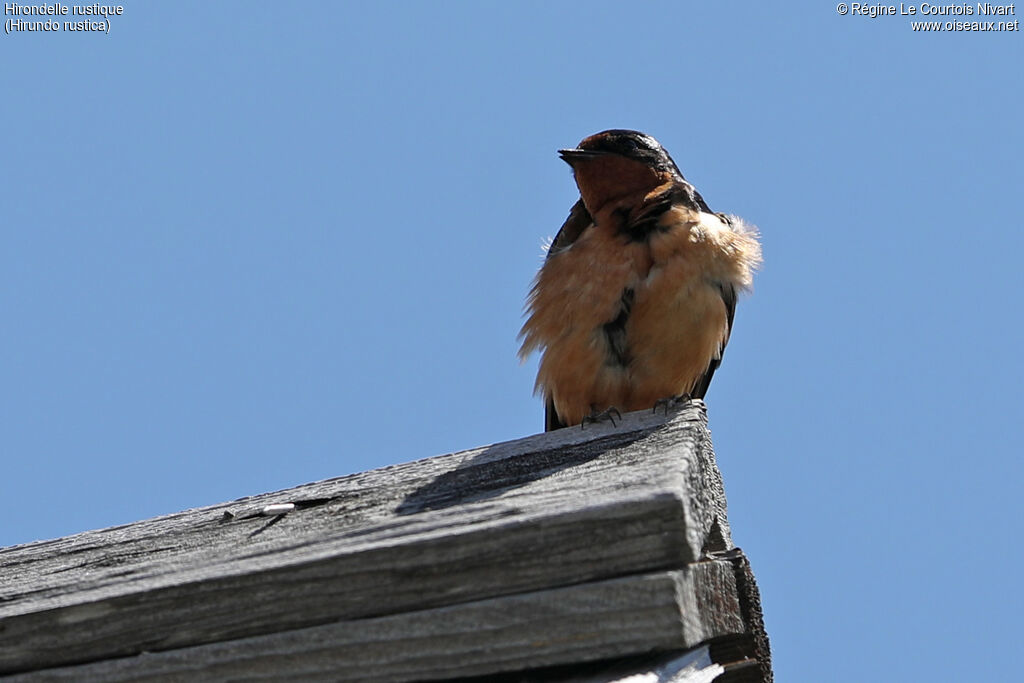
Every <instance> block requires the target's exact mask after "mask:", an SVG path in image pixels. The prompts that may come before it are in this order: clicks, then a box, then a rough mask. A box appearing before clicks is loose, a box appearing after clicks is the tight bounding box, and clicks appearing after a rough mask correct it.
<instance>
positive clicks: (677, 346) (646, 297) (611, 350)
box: [519, 130, 761, 431]
mask: <svg viewBox="0 0 1024 683" xmlns="http://www.w3.org/2000/svg"><path fill="white" fill-rule="evenodd" d="M559 155H561V157H562V159H563V160H565V162H566V163H568V164H569V166H570V167H571V168H572V171H573V176H574V177H575V180H576V185H577V187H578V188H579V191H580V199H579V201H577V202H576V203H575V205H573V207H572V209H571V210H570V212H569V217H568V218H567V219H566V221H565V223H564V224H563V225H562V228H561V230H559V231H558V234H557V235H556V236H555V239H554V240H553V241H552V243H551V246H550V247H549V248H548V253H547V257H546V258H545V261H544V265H543V266H542V267H541V269H540V271H539V272H538V273H537V277H536V279H535V280H534V283H533V288H532V289H531V291H530V295H529V297H528V299H527V306H526V310H527V316H528V317H527V320H526V323H525V324H524V325H523V329H522V331H521V332H520V338H521V339H522V348H521V349H520V351H519V355H520V358H522V359H525V358H526V357H527V356H528V355H529V354H530V353H532V352H533V351H538V350H539V351H540V352H541V360H540V367H539V370H538V372H537V383H536V390H537V392H538V393H540V394H542V395H543V397H544V403H545V431H551V430H553V429H558V428H560V427H566V426H569V425H577V424H584V423H585V422H587V421H593V420H595V419H599V418H602V417H610V416H611V415H613V414H615V413H618V412H619V411H622V412H625V411H630V410H640V409H645V408H646V409H652V408H657V407H658V406H659V405H661V404H666V403H669V404H672V403H676V402H679V401H683V400H688V399H689V398H704V395H705V393H706V392H707V390H708V385H709V384H710V383H711V378H712V376H713V375H714V374H715V370H717V369H718V366H719V364H720V363H721V361H722V352H723V351H724V350H725V345H726V344H727V343H728V341H729V334H730V332H731V331H732V323H733V316H734V314H735V312H736V298H737V295H738V293H739V292H740V291H743V290H745V289H748V288H749V287H750V285H751V282H752V275H753V271H754V270H755V269H756V268H757V267H758V266H759V265H760V263H761V246H760V244H759V243H758V238H757V232H756V230H755V229H754V228H753V227H752V226H749V225H747V224H746V223H744V222H743V221H742V220H741V219H739V218H738V217H736V216H730V215H726V214H722V213H715V212H713V211H711V209H710V208H708V205H707V203H706V202H705V201H704V199H703V197H701V196H700V194H699V193H698V192H697V190H696V189H694V187H693V185H691V184H690V183H689V182H687V181H686V179H685V178H684V177H683V174H682V173H681V172H680V171H679V167H677V166H676V164H675V162H674V161H673V160H672V157H670V156H669V154H668V152H666V151H665V149H664V148H663V147H662V146H661V145H660V144H659V143H658V141H657V140H655V139H654V138H652V137H651V136H649V135H645V134H643V133H639V132H636V131H632V130H607V131H604V132H602V133H597V134H596V135H591V136H590V137H588V138H585V139H584V140H583V141H582V142H580V144H579V145H578V146H577V147H575V148H573V149H563V150H559Z"/></svg>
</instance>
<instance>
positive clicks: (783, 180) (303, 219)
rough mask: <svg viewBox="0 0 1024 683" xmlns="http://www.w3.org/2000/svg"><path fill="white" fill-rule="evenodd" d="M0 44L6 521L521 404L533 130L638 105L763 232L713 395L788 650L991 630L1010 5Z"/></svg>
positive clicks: (979, 647)
mask: <svg viewBox="0 0 1024 683" xmlns="http://www.w3.org/2000/svg"><path fill="white" fill-rule="evenodd" d="M6 18H7V17H5V19H6ZM1011 18H1012V17H1011ZM0 56H2V59H3V63H4V65H5V67H6V68H5V69H4V81H5V88H4V95H3V107H2V108H0V123H2V130H3V131H4V136H3V137H4V150H3V163H0V197H2V198H3V205H4V213H3V216H4V217H3V219H2V225H0V318H2V320H3V321H4V324H3V330H2V332H0V384H2V386H3V388H4V391H3V392H2V393H0V457H2V463H3V476H2V478H0V495H2V496H3V500H4V507H5V509H6V510H7V512H6V514H4V515H3V517H2V519H0V546H2V545H11V544H16V543H22V542H27V541H32V540H35V539H42V538H51V537H56V536H61V535H66V534H71V533H74V532H78V531H83V530H86V529H90V528H98V527H103V526H108V525H112V524H121V523H126V522H130V521H133V520H137V519H142V518H145V517H150V516H154V515H158V514H163V513H168V512H173V511H176V510H180V509H184V508H188V507H194V506H199V505H205V504H211V503H216V502H220V501H223V500H230V499H233V498H236V497H239V496H243V495H247V494H252V493H257V492H262V491H269V490H275V489H279V488H284V487H287V486H291V485H295V484H300V483H304V482H308V481H314V480H317V479H323V478H327V477H331V476H338V475H342V474H346V473H350V472H357V471H361V470H365V469H370V468H374V467H378V466H382V465H385V464H389V463H395V462H401V461H407V460H412V459H416V458H421V457H427V456H430V455H436V454H440V453H444V452H449V451H453V450H461V449H465V448H470V447H474V446H478V445H483V444H487V443H491V442H495V441H503V440H507V439H514V438H518V437H521V436H526V435H529V434H532V433H535V432H537V431H538V430H540V429H541V426H542V413H543V410H542V406H541V404H540V401H539V400H538V399H536V398H534V397H533V396H532V395H531V391H532V385H533V373H534V371H535V368H536V359H533V360H532V361H531V362H529V363H527V364H526V365H525V366H521V365H520V364H519V363H518V361H517V359H516V356H515V354H516V350H517V342H516V334H517V332H518V330H519V327H520V325H521V322H522V318H521V312H522V304H523V299H524V296H525V294H526V291H527V288H528V286H529V282H530V279H531V277H532V276H533V273H534V272H535V270H536V268H537V267H538V266H539V264H540V255H541V244H542V241H543V240H544V238H545V237H550V236H552V235H553V234H554V232H555V231H556V230H557V228H558V226H559V225H560V224H561V221H562V220H563V219H564V217H565V215H566V214H567V212H568V208H569V206H570V205H571V204H572V202H573V201H574V199H575V192H576V191H575V187H574V185H573V182H572V178H571V175H570V172H569V169H568V168H567V167H566V166H565V164H563V163H562V162H561V161H560V160H559V159H558V157H557V156H556V154H555V150H556V149H558V148H560V147H566V146H571V145H573V144H575V143H576V142H577V141H578V140H580V139H581V138H583V137H584V136H586V135H589V134H591V133H594V132H597V131H599V130H603V129H606V128H615V127H624V128H635V129H640V130H643V131H646V132H648V133H650V134H652V135H654V136H655V137H657V138H658V139H659V140H660V141H661V142H662V143H663V144H664V145H665V146H666V148H667V149H668V150H669V151H670V152H671V153H672V155H673V156H674V158H675V160H676V161H677V163H678V164H679V166H680V167H681V168H682V170H683V172H684V173H685V174H686V176H687V177H688V178H689V179H690V180H691V181H693V182H694V184H695V185H696V186H697V187H698V189H699V190H700V191H701V193H702V194H703V195H704V197H705V198H706V199H707V201H708V202H709V204H710V205H711V206H712V207H713V208H714V209H716V210H719V211H727V212H730V213H736V214H739V215H741V216H743V217H745V218H746V219H747V220H749V221H750V222H752V223H755V224H757V225H759V226H760V228H761V231H762V234H763V242H764V252H765V266H764V269H763V271H762V272H761V273H760V274H759V276H758V277H757V279H756V283H755V291H754V293H753V295H752V296H750V297H748V298H746V299H744V300H742V301H741V302H740V306H739V310H738V312H737V318H736V327H735V329H734V333H733V338H732V341H731V343H730V346H729V349H728V351H727V353H726V357H725V361H724V364H723V366H722V368H721V370H720V371H719V373H718V374H717V375H716V377H715V382H714V383H713V385H712V387H711V391H710V393H709V395H708V404H709V413H710V420H711V427H712V430H713V433H714V438H715V444H716V448H717V451H718V455H719V463H720V466H721V468H722V471H723V473H724V476H725V482H726V489H727V492H728V496H729V503H730V519H731V522H732V525H733V532H734V537H735V540H736V541H737V543H738V544H739V545H740V546H742V547H743V548H744V549H745V551H746V552H747V553H748V555H749V556H750V558H751V560H752V562H753V566H754V570H755V572H756V574H757V577H758V580H759V584H760V587H761V591H762V594H763V598H764V607H765V614H766V620H767V626H768V631H769V635H770V636H771V639H772V645H773V650H774V655H775V664H776V673H777V677H778V679H779V680H780V681H798V682H799V681H840V682H843V681H865V680H901V679H902V680H929V681H947V680H948V681H960V680H991V679H998V678H1001V677H1003V676H1004V670H1005V669H1006V668H1007V667H1010V666H1012V665H1011V664H1010V663H1009V662H1008V660H1006V659H1005V658H1001V657H995V656H993V654H992V653H998V652H1008V651H1014V650H1015V649H1016V647H1017V646H1018V645H1019V641H1020V638H1021V636H1022V633H1021V628H1020V622H1019V619H1017V616H1016V615H1018V614H1019V613H1020V610H1021V608H1022V607H1024V605H1022V604H1021V598H1020V595H1019V591H1016V590H1014V589H1013V586H1015V585H1016V584H1017V582H1018V581H1017V571H1018V568H1019V566H1020V565H1021V562H1022V560H1024V553H1022V551H1021V547H1020V538H1021V531H1022V521H1021V520H1022V515H1021V505H1020V498H1021V481H1022V475H1024V465H1022V459H1021V447H1020V444H1019V441H1020V439H1019V432H1020V425H1021V424H1022V417H1024V415H1022V412H1024V411H1022V400H1021V389H1020V384H1021V380H1022V375H1024V373H1022V361H1021V353H1020V348H1021V345H1022V342H1024V339H1022V336H1024V335H1022V329H1024V326H1022V320H1021V313H1020V304H1019V301H1018V299H1019V297H1020V294H1021V291H1022V284H1024V283H1022V276H1021V267H1020V254H1021V253H1022V250H1024V239H1022V236H1021V230H1022V227H1024V215H1022V214H1024V211H1022V203H1021V198H1020V194H1021V187H1022V186H1024V170H1022V161H1021V156H1022V155H1021V151H1022V133H1021V121H1022V120H1024V88H1022V87H1021V86H1022V77H1021V70H1020V66H1021V64H1022V63H1024V59H1022V57H1024V51H1022V43H1021V34H1020V33H1019V32H1016V33H965V32H940V33H931V34H924V33H915V32H914V31H912V30H911V27H910V25H909V19H908V18H906V17H878V18H875V19H871V18H869V17H863V16H840V15H839V14H837V12H836V9H835V5H834V4H830V3H812V2H802V3H799V2H798V3H787V4H786V5H785V6H783V5H781V4H771V3H760V4H753V3H749V4H740V3H690V2H672V3H643V4H639V5H633V6H632V8H631V9H626V8H625V4H624V3H623V4H622V5H618V4H611V3H586V4H578V3H569V2H564V3H540V2H533V3H501V4H499V3H468V2H466V3H360V4H358V5H357V4H346V3H304V4H293V5H288V6H286V5H282V4H280V3H269V2H227V1H225V2H217V3H208V2H185V1H179V2H174V3H171V2H159V3H149V2H147V3H141V2H131V3H128V4H127V5H126V6H125V11H124V14H123V15H122V16H120V17H115V18H114V19H112V24H111V32H110V34H109V35H101V34H95V33H93V34H81V33H77V34H71V33H67V34H65V33H54V34H38V33H37V34H26V33H23V34H15V35H4V36H2V37H0Z"/></svg>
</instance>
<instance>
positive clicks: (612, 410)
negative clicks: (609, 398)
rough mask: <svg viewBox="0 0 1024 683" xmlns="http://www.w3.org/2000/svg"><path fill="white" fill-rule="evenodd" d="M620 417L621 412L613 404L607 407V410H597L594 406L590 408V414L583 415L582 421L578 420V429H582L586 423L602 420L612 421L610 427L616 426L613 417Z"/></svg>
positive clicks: (595, 422)
mask: <svg viewBox="0 0 1024 683" xmlns="http://www.w3.org/2000/svg"><path fill="white" fill-rule="evenodd" d="M616 417H617V418H619V419H620V420H621V419H622V413H620V412H619V409H618V408H616V407H615V406H611V407H609V408H608V409H607V410H602V411H601V412H597V409H596V408H591V409H590V415H585V416H584V417H583V421H582V422H580V429H584V428H585V427H586V426H587V425H588V424H597V423H598V422H604V421H605V420H608V421H609V422H611V423H612V427H617V426H618V425H616V424H615V418H616Z"/></svg>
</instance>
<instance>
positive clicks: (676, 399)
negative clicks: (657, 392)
mask: <svg viewBox="0 0 1024 683" xmlns="http://www.w3.org/2000/svg"><path fill="white" fill-rule="evenodd" d="M691 398H692V397H691V396H690V395H689V394H679V395H678V396H669V397H668V398H659V399H658V400H657V401H655V402H654V408H653V410H651V412H652V413H657V412H658V408H661V409H663V410H664V411H665V414H666V415H668V411H669V410H671V409H672V408H675V407H677V406H681V405H683V404H684V403H689V402H690V400H691Z"/></svg>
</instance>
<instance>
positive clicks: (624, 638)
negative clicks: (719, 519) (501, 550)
mask: <svg viewBox="0 0 1024 683" xmlns="http://www.w3.org/2000/svg"><path fill="white" fill-rule="evenodd" d="M709 591H715V592H718V593H720V594H721V598H720V600H719V602H718V604H717V605H716V606H715V607H714V609H701V610H698V609H697V604H698V603H699V602H700V601H701V599H702V597H701V596H704V595H706V594H707V593H708V592H709ZM737 600H738V597H737V594H736V586H735V584H734V583H733V570H732V566H731V565H730V564H729V563H728V562H701V563H697V564H694V565H691V566H689V567H687V568H686V569H683V570H676V571H668V572H659V573H653V574H645V575H639V576H630V577H625V578H619V579H609V580H604V581H599V582H594V583H587V584H579V585H575V586H568V587H563V588H555V589H550V590H546V591H537V592H532V593H525V594H520V595H514V596H505V597H500V598H491V599H488V600H482V601H477V602H470V603H465V604H461V605H454V606H450V607H441V608H435V609H430V610H423V611H419V612H411V613H406V614H398V615H392V616H387V617H376V618H371V619H359V620H354V621H343V622H338V623H334V624H327V625H321V626H314V627H308V628H302V629H297V630H293V631H286V632H283V633H275V634H270V635H263V636H254V637H249V638H244V639H239V640H234V641H228V642H223V643H214V644H209V645H199V646H195V647H189V648H184V649H181V650H171V651H167V652H161V653H156V654H144V655H137V656H134V657H127V658H122V659H115V660H108V661H104V662H97V663H93V664H85V665H80V666H74V667H67V668H60V669H49V670H45V671H37V672H33V673H31V674H27V675H24V676H14V677H12V678H11V679H10V680H11V681H12V682H16V681H19V680H26V681H27V680H33V681H71V680H74V681H148V682H154V683H155V682H157V681H160V682H163V681H181V680H195V677H197V676H200V675H201V676H202V678H203V679H206V680H228V679H235V680H239V679H241V680H281V679H285V678H287V679H292V680H303V681H318V680H324V681H380V682H382V683H385V682H388V681H390V682H394V683H398V682H401V681H413V680H439V679H445V678H452V677H458V676H479V675H485V674H490V673H496V672H501V671H509V670H517V669H528V668H531V667H536V666H546V665H555V664H566V663H578V662H586V661H591V660H596V659H604V658H608V657H617V656H624V655H631V654H636V653H640V652H647V651H651V650H673V649H689V648H692V647H695V646H696V645H698V644H700V643H702V642H704V641H707V640H709V639H712V638H715V637H718V636H722V635H728V634H733V633H740V632H742V630H743V622H742V620H741V619H740V618H739V604H738V602H737ZM708 664H710V661H709V662H708ZM669 668H671V667H669ZM679 668H680V669H681V668H682V667H679ZM666 670H667V669H666Z"/></svg>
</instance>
